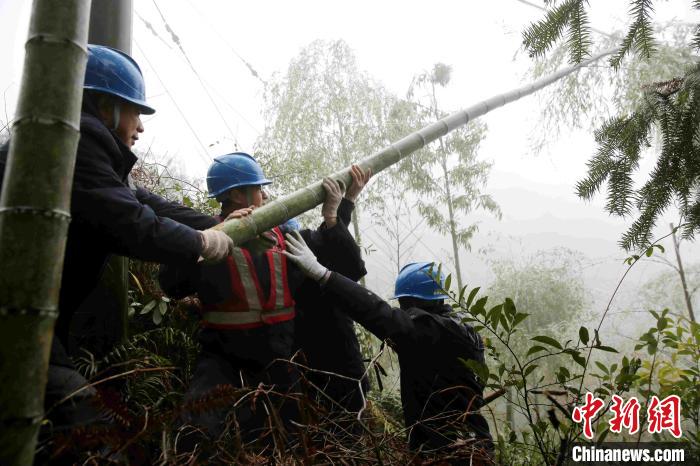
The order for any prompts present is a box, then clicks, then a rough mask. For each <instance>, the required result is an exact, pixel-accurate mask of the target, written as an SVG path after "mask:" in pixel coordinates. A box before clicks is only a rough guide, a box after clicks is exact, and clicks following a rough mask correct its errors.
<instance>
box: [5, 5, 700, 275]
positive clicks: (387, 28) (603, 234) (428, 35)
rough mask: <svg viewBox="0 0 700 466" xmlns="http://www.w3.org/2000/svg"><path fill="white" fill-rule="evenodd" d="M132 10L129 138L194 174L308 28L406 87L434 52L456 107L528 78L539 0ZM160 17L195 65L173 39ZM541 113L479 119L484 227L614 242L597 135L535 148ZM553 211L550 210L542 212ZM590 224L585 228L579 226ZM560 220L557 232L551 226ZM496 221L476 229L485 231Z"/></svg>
mask: <svg viewBox="0 0 700 466" xmlns="http://www.w3.org/2000/svg"><path fill="white" fill-rule="evenodd" d="M533 1H534V2H535V3H540V4H541V3H542V2H538V1H537V0H533ZM30 3H31V2H29V1H27V0H0V48H1V50H2V57H3V66H2V67H0V91H3V93H4V95H3V97H4V105H5V108H6V115H7V116H5V115H3V114H2V113H0V119H2V120H5V119H6V118H11V117H12V113H13V109H14V106H15V103H16V99H17V94H18V91H19V84H18V83H19V80H20V75H21V65H22V60H23V44H24V41H25V39H26V30H27V23H28V14H29V8H30ZM690 4H691V2H690V1H679V2H657V3H656V4H655V8H656V19H657V20H658V21H668V20H671V19H673V18H680V19H682V20H684V21H698V17H697V14H695V15H694V16H691V13H690V9H689V6H690ZM590 5H591V8H590V19H591V22H592V25H593V26H594V27H595V28H597V29H600V30H603V31H615V30H621V29H625V28H626V22H627V20H628V16H627V9H628V2H627V1H621V0H616V1H611V0H607V1H602V0H592V1H591V2H590ZM134 8H135V17H134V25H133V39H134V42H133V43H134V46H133V51H132V54H133V56H134V57H135V59H136V60H137V61H138V62H139V64H140V65H141V68H142V69H143V71H144V75H145V79H146V85H147V94H148V99H149V101H150V102H151V105H152V106H154V107H155V108H156V109H157V113H156V114H155V115H154V116H152V117H146V118H145V119H144V124H145V126H146V132H145V134H144V135H143V136H142V137H141V139H140V141H139V143H138V144H139V146H138V148H139V149H141V150H146V149H147V148H149V147H150V148H151V150H152V151H153V152H155V153H158V154H167V155H168V156H172V157H174V158H175V160H176V161H177V163H178V165H179V166H180V167H181V168H182V169H183V170H184V171H185V172H186V173H187V174H188V175H189V176H191V177H194V178H203V177H204V176H205V173H206V169H207V166H208V163H209V161H210V160H211V158H212V157H214V156H216V155H218V154H222V153H226V152H230V151H232V150H233V148H234V144H237V147H238V148H239V149H242V150H248V151H252V150H253V147H254V143H255V139H256V138H257V137H258V136H259V134H260V133H261V132H262V130H263V120H262V115H261V113H262V108H263V99H262V97H263V95H262V89H263V86H262V82H261V80H265V79H267V78H269V77H270V76H271V75H272V73H275V72H280V73H284V71H285V69H286V67H287V65H288V63H289V61H290V60H291V59H292V58H293V57H294V56H295V55H296V54H297V53H298V52H299V51H300V49H301V48H302V47H304V46H305V45H307V44H309V43H310V42H311V41H313V40H315V39H326V40H335V39H343V40H345V41H346V42H347V43H348V44H349V46H350V47H351V48H352V49H353V50H354V51H355V53H356V57H357V60H358V62H359V65H360V68H361V69H363V70H365V71H367V72H368V73H369V74H370V75H371V76H372V77H374V78H375V79H376V80H378V81H380V82H381V83H383V84H384V85H385V86H386V87H387V88H388V89H390V90H391V91H393V92H395V93H397V94H401V95H403V94H404V93H405V91H406V89H407V87H408V85H409V83H410V81H411V78H412V77H413V76H414V75H415V74H418V73H420V72H422V71H424V70H426V69H429V68H431V67H432V65H433V64H434V63H436V62H444V63H446V64H449V65H451V66H452V68H453V75H452V82H451V85H450V88H449V90H448V91H446V92H444V93H442V94H441V96H440V100H441V103H442V105H443V107H444V108H445V109H446V110H458V109H460V108H463V107H467V106H469V105H472V104H474V103H477V102H478V101H480V100H483V99H486V98H488V97H490V96H492V95H495V94H499V93H502V92H505V91H508V90H510V89H512V88H514V87H517V86H520V85H522V84H524V83H525V81H524V80H525V79H526V78H525V76H526V71H527V69H528V66H529V65H530V63H531V62H530V59H529V58H528V57H527V55H526V54H524V53H522V52H521V51H519V47H520V43H521V32H522V30H523V29H524V28H525V27H526V26H527V25H528V24H529V23H530V22H532V21H535V20H537V19H539V18H541V17H542V12H541V11H539V10H538V9H536V8H533V7H532V6H528V5H525V4H523V3H521V2H518V1H516V0H491V1H479V2H477V1H474V0H472V1H454V0H453V1H447V0H434V1H432V2H425V1H413V0H409V1H407V0H402V1H386V0H383V1H378V0H371V1H368V0H355V1H352V2H344V3H341V2H337V1H336V2H334V1H327V0H326V1H321V0H318V1H311V0H303V1H302V0H295V1H267V2H262V1H260V2H231V1H225V0H196V1H195V0H155V1H154V0H134ZM158 9H159V10H160V13H159V11H158ZM161 14H162V16H161ZM163 18H165V21H167V24H168V25H169V27H170V28H171V29H172V30H173V31H174V33H175V34H177V36H178V37H179V40H180V41H181V45H182V47H183V48H184V50H185V52H186V54H187V58H188V59H189V60H190V61H191V62H192V64H193V65H194V68H195V69H196V71H197V74H198V75H199V76H197V75H195V73H194V72H193V71H192V69H191V68H190V67H189V65H188V64H187V61H186V59H185V57H184V56H183V54H182V53H181V51H180V49H179V48H178V47H177V45H176V44H175V43H174V42H173V39H172V37H171V35H170V33H169V32H168V31H167V30H166V26H165V22H164V19H163ZM149 27H150V28H153V30H151V29H149ZM154 31H155V33H154ZM594 39H595V35H594ZM246 62H247V63H248V64H249V65H250V67H252V68H253V69H254V70H255V71H256V72H257V73H258V74H259V76H260V78H256V77H254V76H253V75H252V73H251V71H250V69H249V68H248V66H247V65H246V64H245V63H246ZM200 79H201V81H203V83H202V82H201V81H200ZM591 92H596V90H595V89H591ZM211 99H214V100H215V101H216V105H217V107H218V110H217V109H216V108H215V106H214V105H213V104H212V102H211ZM175 102H176V103H177V107H179V109H180V110H178V108H177V107H176V105H175ZM1 111H3V109H2V108H0V112H1ZM539 112H540V102H539V100H538V98H537V97H528V98H525V99H522V100H521V101H520V102H518V103H515V104H511V105H508V106H507V107H505V108H502V109H499V110H496V111H494V112H492V113H491V114H489V115H487V116H486V117H485V121H486V122H487V123H488V125H489V132H488V136H487V139H486V140H485V142H484V144H483V146H482V147H483V148H482V151H481V157H483V158H484V159H486V160H490V161H492V162H493V164H494V168H493V174H492V177H491V181H490V183H489V187H488V190H489V191H491V192H494V194H495V195H496V197H497V200H499V201H500V202H502V203H503V208H504V219H503V221H502V222H501V223H500V226H494V225H491V224H489V225H490V226H489V228H491V229H492V230H493V232H496V233H498V234H505V235H516V236H518V235H520V236H522V235H525V234H531V233H556V234H559V235H564V236H572V235H573V236H576V235H577V234H578V236H580V237H586V238H597V239H603V238H605V239H607V240H609V241H610V242H612V243H614V242H616V241H617V239H618V238H617V237H616V235H617V234H618V233H619V232H621V231H622V230H623V229H624V225H625V224H624V222H622V221H621V220H617V219H611V218H609V217H608V216H607V215H606V214H605V213H604V212H603V210H602V205H603V203H604V199H601V198H599V199H596V200H595V201H594V202H593V203H591V204H585V203H583V202H582V201H580V200H578V199H577V198H576V197H575V196H574V194H573V186H574V183H575V182H576V180H577V179H579V178H580V177H581V176H582V174H583V173H584V172H585V163H586V161H587V160H588V159H589V157H590V156H591V154H593V152H594V150H595V146H594V144H593V140H592V136H591V135H590V133H589V132H588V131H573V132H569V131H564V132H563V134H562V135H561V136H560V138H559V139H558V140H556V141H551V142H552V144H551V145H550V146H549V147H548V148H547V150H546V151H545V152H543V153H541V154H539V155H537V156H535V155H533V153H532V151H531V147H530V138H531V137H532V136H533V134H532V132H533V131H534V130H535V122H536V119H537V118H538V116H539ZM195 134H196V136H195ZM377 149H379V148H377ZM367 155H370V154H367ZM651 162H653V158H651V159H650V160H649V162H648V163H651ZM321 175H322V174H321V173H319V176H321ZM514 193H516V194H515V195H514ZM517 193H521V194H522V193H529V194H530V195H532V196H531V197H528V195H524V194H522V195H518V194H517ZM500 195H502V196H503V197H502V198H500V199H499V198H498V196H500ZM547 216H549V217H547ZM550 217H554V218H556V220H557V221H556V222H553V223H552V222H547V221H539V219H542V218H544V219H546V218H550ZM577 221H578V222H580V224H577V223H576V222H577ZM523 222H525V223H523ZM527 222H529V223H527ZM586 224H590V225H591V227H590V228H588V229H587V228H585V227H582V226H581V225H586ZM538 225H539V229H540V230H541V231H539V232H537V231H536V230H537V229H538ZM556 225H559V227H557V226H556ZM566 225H570V226H571V227H570V228H567V227H566ZM560 227H561V228H562V231H559V232H556V231H552V229H553V228H560ZM367 228H371V226H367ZM493 232H490V230H488V229H486V230H483V237H487V235H489V234H491V233H493ZM482 240H483V238H482ZM483 241H486V242H488V241H487V240H483ZM420 254H423V255H426V254H428V252H426V251H422V252H421V253H420ZM420 254H419V255H420ZM621 254H622V253H619V254H618V255H621ZM423 258H424V257H416V258H415V259H423ZM426 258H427V257H426ZM388 281H390V280H388ZM388 281H387V283H388Z"/></svg>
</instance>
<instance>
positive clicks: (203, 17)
mask: <svg viewBox="0 0 700 466" xmlns="http://www.w3.org/2000/svg"><path fill="white" fill-rule="evenodd" d="M187 3H189V5H190V7H191V8H192V9H193V10H194V11H195V12H196V13H197V14H198V15H199V17H200V18H202V19H203V20H204V21H206V22H207V24H209V26H210V28H211V29H210V30H211V31H214V33H215V34H216V35H217V36H219V39H221V41H222V42H223V43H224V44H226V45H227V46H228V48H229V49H230V50H231V53H233V54H234V55H235V56H236V57H237V58H238V59H239V60H240V61H241V62H243V64H244V65H245V66H246V68H248V71H250V74H252V75H253V77H254V78H256V79H257V80H259V81H260V82H261V83H262V84H263V85H267V81H265V80H264V79H263V78H262V77H261V76H260V73H258V72H257V71H256V70H255V68H253V65H251V64H250V62H248V60H246V59H245V58H243V57H242V56H241V54H240V53H238V52H236V50H235V49H234V48H233V46H232V45H231V43H230V42H229V41H228V40H227V39H226V37H225V36H224V35H223V34H221V33H220V32H219V31H218V29H216V27H215V26H214V25H213V24H212V23H211V21H209V19H208V18H207V17H206V16H204V15H203V14H202V12H201V11H199V9H197V7H195V6H194V4H193V3H192V2H191V1H189V0H187Z"/></svg>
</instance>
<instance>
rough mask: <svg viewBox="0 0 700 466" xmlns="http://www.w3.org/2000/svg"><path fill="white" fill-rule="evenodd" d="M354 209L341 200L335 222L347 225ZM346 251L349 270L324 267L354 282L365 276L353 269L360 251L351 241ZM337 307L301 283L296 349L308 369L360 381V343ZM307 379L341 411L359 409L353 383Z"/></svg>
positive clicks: (316, 287)
mask: <svg viewBox="0 0 700 466" xmlns="http://www.w3.org/2000/svg"><path fill="white" fill-rule="evenodd" d="M354 208H355V205H354V204H353V203H352V202H351V201H349V200H347V199H345V198H343V200H342V202H341V203H340V206H339V207H338V221H339V222H342V223H344V224H345V225H346V226H349V225H350V222H351V218H352V211H353V209H354ZM346 248H347V249H346V250H345V251H343V254H344V255H348V256H349V257H350V258H352V259H353V260H351V261H350V262H349V264H350V265H353V267H344V268H343V267H342V266H343V265H344V262H345V261H336V263H334V264H331V265H330V266H328V268H329V269H331V270H333V271H335V272H338V273H341V274H343V275H345V276H346V277H348V278H350V279H352V280H355V281H357V280H359V279H360V278H362V277H363V276H364V275H365V274H366V273H367V271H366V270H365V267H364V265H363V266H362V267H354V265H355V264H364V263H363V262H362V255H361V253H360V248H359V247H358V246H357V243H355V242H353V243H352V244H350V243H348V244H347V246H346ZM338 304H339V303H338V302H337V300H335V299H333V297H332V296H330V295H327V294H324V293H322V291H321V288H320V287H319V285H318V283H316V282H313V281H307V282H305V283H304V285H303V286H302V287H301V289H300V290H299V291H298V292H297V294H296V310H297V318H296V322H295V326H296V328H295V332H296V337H295V339H296V341H295V344H296V348H297V349H300V350H301V351H302V352H303V353H304V356H305V357H306V360H307V364H308V365H309V367H311V368H312V369H317V370H320V371H324V372H332V373H334V374H339V375H342V376H345V377H350V378H352V379H357V380H360V379H361V378H362V376H363V375H364V372H365V365H364V363H363V361H362V352H361V351H360V344H359V342H358V341H357V335H356V334H355V328H354V325H353V321H352V319H350V317H348V315H347V314H346V313H345V312H342V311H341V310H340V309H339V308H338V307H339V306H338ZM307 376H308V377H309V378H310V379H311V380H312V381H313V382H314V384H316V385H317V386H319V388H321V389H322V390H323V391H324V394H325V395H327V396H330V397H331V398H332V399H333V401H334V402H335V403H338V404H340V405H341V406H343V407H344V408H345V409H348V410H351V411H357V410H359V409H360V408H362V396H361V395H360V394H359V393H357V390H358V389H359V387H358V384H357V383H356V382H354V381H351V380H348V379H343V378H341V377H332V376H328V375H325V374H322V373H315V372H313V371H311V372H310V373H309V374H307ZM362 382H363V388H364V390H365V391H367V389H368V388H369V387H368V386H367V385H368V384H367V379H366V378H364V379H362ZM320 399H321V400H323V399H325V397H320Z"/></svg>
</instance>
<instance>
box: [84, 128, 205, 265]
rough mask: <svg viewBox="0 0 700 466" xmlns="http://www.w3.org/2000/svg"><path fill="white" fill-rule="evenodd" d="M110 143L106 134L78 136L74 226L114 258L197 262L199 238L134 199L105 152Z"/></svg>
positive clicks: (186, 227) (197, 234) (85, 132)
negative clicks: (86, 231) (79, 226)
mask: <svg viewBox="0 0 700 466" xmlns="http://www.w3.org/2000/svg"><path fill="white" fill-rule="evenodd" d="M107 138H110V139H109V140H108V139H107ZM110 141H111V143H112V144H114V140H113V139H111V135H110V134H109V133H107V134H106V136H103V135H101V134H94V133H92V132H89V131H84V132H83V133H82V134H81V142H80V145H79V147H78V150H79V154H78V158H77V161H76V166H75V175H74V183H73V194H72V201H71V212H72V215H73V219H74V221H80V222H81V223H82V224H83V226H85V227H86V228H87V229H90V230H92V231H94V234H95V235H96V236H97V237H99V238H100V241H104V243H103V244H105V245H106V247H108V249H109V250H110V252H112V253H116V254H120V255H123V256H128V257H133V258H136V259H141V260H146V261H153V262H161V263H183V262H185V263H186V262H190V261H192V260H195V259H196V258H197V257H198V256H199V254H200V253H201V250H202V244H201V239H200V236H199V233H198V232H197V231H196V230H194V229H192V228H190V227H188V226H185V225H182V224H180V223H178V222H176V221H174V220H171V219H169V218H166V217H159V216H158V215H156V213H155V212H154V211H153V209H152V208H151V207H149V206H148V205H144V204H142V203H141V202H140V201H139V200H138V199H137V198H136V196H135V194H134V192H133V191H132V190H131V188H129V187H128V186H127V185H126V184H125V183H124V182H123V180H122V179H121V178H120V177H119V175H117V173H116V171H115V169H114V167H113V165H112V162H111V160H110V157H109V155H108V153H107V151H106V150H105V148H104V144H107V143H108V142H110ZM81 152H82V153H81Z"/></svg>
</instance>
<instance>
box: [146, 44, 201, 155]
mask: <svg viewBox="0 0 700 466" xmlns="http://www.w3.org/2000/svg"><path fill="white" fill-rule="evenodd" d="M134 45H136V48H137V49H139V52H141V55H143V59H144V60H146V63H147V64H148V66H149V67H150V68H151V70H152V71H153V74H155V75H156V78H158V81H159V82H160V85H161V86H163V90H165V93H166V94H167V95H168V97H170V100H171V101H172V103H173V105H175V108H176V109H177V111H178V113H180V116H181V117H182V119H183V120H184V121H185V123H186V124H187V127H188V128H189V129H190V131H191V132H192V135H193V136H194V137H195V139H196V140H197V142H198V143H199V146H200V147H201V148H202V150H203V151H204V154H202V153H200V152H198V154H199V155H200V156H201V157H202V160H203V161H204V162H205V163H207V164H209V163H211V159H210V158H209V157H208V156H209V152H208V151H207V148H206V146H205V145H204V143H203V142H202V140H201V139H199V136H198V135H197V132H196V131H195V130H194V128H193V127H192V124H191V123H190V121H189V120H188V119H187V116H185V112H183V111H182V109H181V108H180V106H179V105H178V104H177V101H176V100H175V98H174V97H173V95H172V94H171V93H170V90H169V89H168V87H167V86H166V85H165V83H164V82H163V80H162V79H161V78H160V75H159V74H158V72H157V71H156V69H155V68H154V66H153V65H152V64H151V61H150V60H149V59H148V56H147V55H146V54H145V53H144V51H143V49H141V47H140V46H139V44H138V42H136V41H134Z"/></svg>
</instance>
